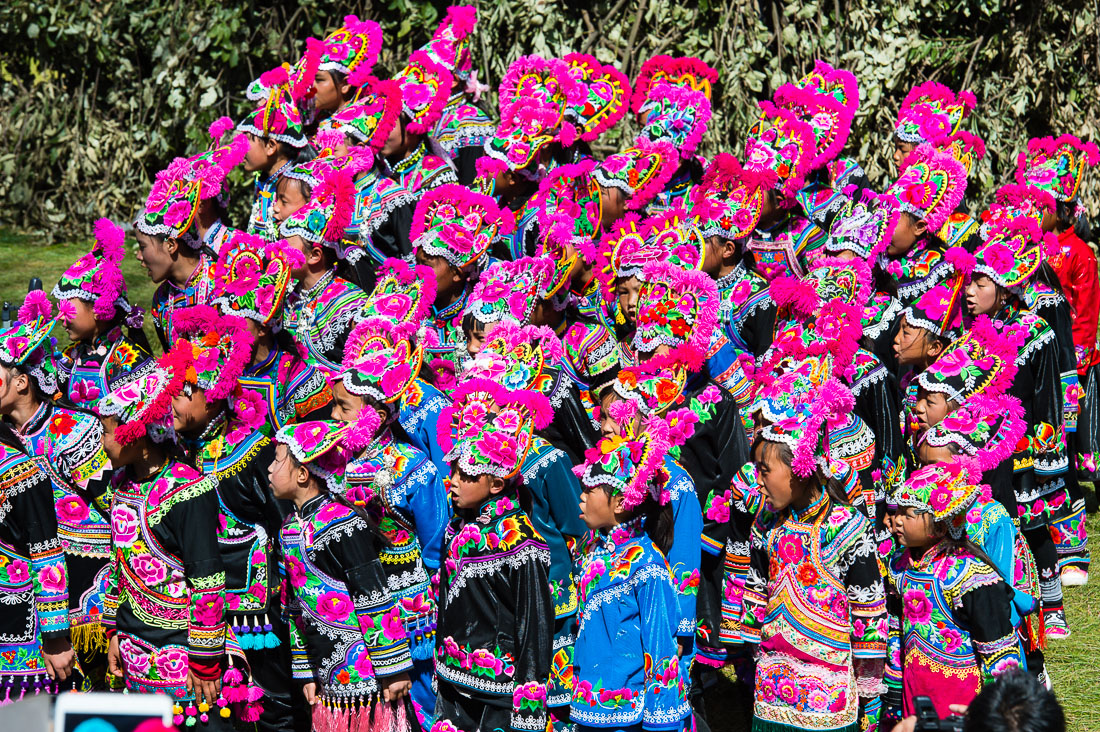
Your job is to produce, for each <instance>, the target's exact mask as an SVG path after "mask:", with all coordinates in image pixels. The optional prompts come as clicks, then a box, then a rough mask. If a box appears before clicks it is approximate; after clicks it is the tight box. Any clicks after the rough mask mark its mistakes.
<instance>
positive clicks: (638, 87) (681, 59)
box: [631, 55, 718, 113]
mask: <svg viewBox="0 0 1100 732" xmlns="http://www.w3.org/2000/svg"><path fill="white" fill-rule="evenodd" d="M717 81H718V72H717V71H715V70H714V69H712V68H711V67H710V66H707V65H706V64H705V63H703V62H702V61H701V60H699V59H697V58H695V57H694V56H676V57H674V56H665V55H658V56H654V57H652V58H650V59H649V60H648V61H646V62H645V63H644V64H642V68H641V69H640V70H639V71H638V78H637V79H635V81H634V97H633V98H632V100H631V105H632V107H633V109H634V112H635V113H638V112H640V111H641V109H642V106H643V105H644V104H645V103H646V100H647V99H649V98H650V90H651V89H652V88H653V87H654V86H656V85H658V84H662V83H666V84H672V85H673V86H681V87H685V88H687V89H692V90H694V91H697V92H701V93H702V94H703V95H704V96H705V97H706V98H707V100H708V101H710V100H711V98H712V96H713V86H714V84H715V83H717Z"/></svg>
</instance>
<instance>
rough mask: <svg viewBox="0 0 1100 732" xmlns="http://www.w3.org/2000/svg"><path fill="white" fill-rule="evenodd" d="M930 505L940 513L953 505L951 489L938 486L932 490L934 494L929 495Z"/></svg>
mask: <svg viewBox="0 0 1100 732" xmlns="http://www.w3.org/2000/svg"><path fill="white" fill-rule="evenodd" d="M928 505H929V506H931V507H932V510H933V511H935V512H936V513H940V512H941V511H943V510H944V509H945V508H947V507H948V506H949V505H951V491H950V490H948V489H947V488H946V487H944V486H940V487H938V488H936V489H935V490H933V491H932V495H930V496H929V497H928Z"/></svg>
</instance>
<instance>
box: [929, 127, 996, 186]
mask: <svg viewBox="0 0 1100 732" xmlns="http://www.w3.org/2000/svg"><path fill="white" fill-rule="evenodd" d="M936 149H938V150H940V151H941V152H945V153H950V155H951V157H953V158H955V159H956V160H958V161H959V163H960V164H962V166H963V170H965V171H966V174H967V176H970V175H973V173H974V169H975V168H976V167H977V166H978V163H979V162H980V161H981V159H982V158H984V157H985V142H983V141H982V138H980V137H978V136H977V135H975V134H973V133H971V132H967V131H966V130H959V131H958V132H956V133H955V134H953V135H951V136H950V137H946V138H944V139H943V140H941V141H940V142H938V143H937V144H936Z"/></svg>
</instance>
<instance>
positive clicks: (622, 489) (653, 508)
mask: <svg viewBox="0 0 1100 732" xmlns="http://www.w3.org/2000/svg"><path fill="white" fill-rule="evenodd" d="M660 426H663V423H662V424H661V425H660ZM663 433H664V431H663V430H660V429H657V430H645V431H641V432H639V433H638V434H636V435H635V436H634V437H633V438H632V439H624V438H622V437H617V436H612V437H604V438H603V439H601V440H600V443H599V444H598V445H597V446H596V447H595V448H593V449H592V450H590V451H589V453H588V454H587V455H586V458H585V462H584V464H583V465H579V466H577V468H575V472H576V473H577V475H578V476H579V477H580V479H581V482H582V484H583V485H584V493H583V495H582V497H581V501H580V507H581V514H582V517H583V518H584V522H585V524H587V525H588V528H589V529H591V530H593V531H596V532H599V533H598V538H597V543H596V546H595V547H594V548H593V549H592V550H591V551H590V552H589V553H588V554H587V555H586V556H585V558H584V563H583V564H582V565H581V568H580V570H579V571H580V574H579V581H578V585H579V587H580V595H581V619H580V627H579V629H578V631H577V643H576V651H575V653H574V657H573V701H572V703H571V704H570V719H571V720H572V721H573V722H575V723H576V724H577V725H578V729H581V730H587V729H599V728H605V727H611V728H613V729H619V730H627V729H643V728H644V729H647V730H649V729H654V730H660V729H665V730H678V729H682V728H683V725H684V720H686V719H688V718H689V717H690V715H691V707H690V705H689V704H688V699H687V685H686V684H685V675H684V674H683V673H682V672H681V670H680V662H681V659H680V658H679V655H678V647H677V643H676V635H677V627H676V619H677V616H678V614H679V613H678V607H677V602H676V593H675V591H674V590H673V587H672V582H671V578H670V576H669V571H668V563H667V561H666V560H665V556H664V555H665V552H667V551H668V550H669V548H670V547H671V545H672V539H673V530H672V516H671V510H670V509H669V508H668V506H667V503H668V500H669V497H668V494H667V493H665V492H663V491H662V485H663V484H664V482H665V479H666V478H667V475H666V474H664V473H663V456H664V454H665V452H666V451H667V450H668V442H667V439H663V438H665V434H663Z"/></svg>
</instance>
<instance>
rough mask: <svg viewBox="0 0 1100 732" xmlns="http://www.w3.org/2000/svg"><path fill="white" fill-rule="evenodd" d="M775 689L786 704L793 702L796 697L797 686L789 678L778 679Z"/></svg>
mask: <svg viewBox="0 0 1100 732" xmlns="http://www.w3.org/2000/svg"><path fill="white" fill-rule="evenodd" d="M777 690H778V691H779V697H780V698H781V699H782V700H783V701H785V702H786V703H787V704H794V703H795V700H797V699H798V687H797V686H796V685H795V683H794V681H792V680H791V679H786V678H785V679H780V680H779V684H778V689H777Z"/></svg>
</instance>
